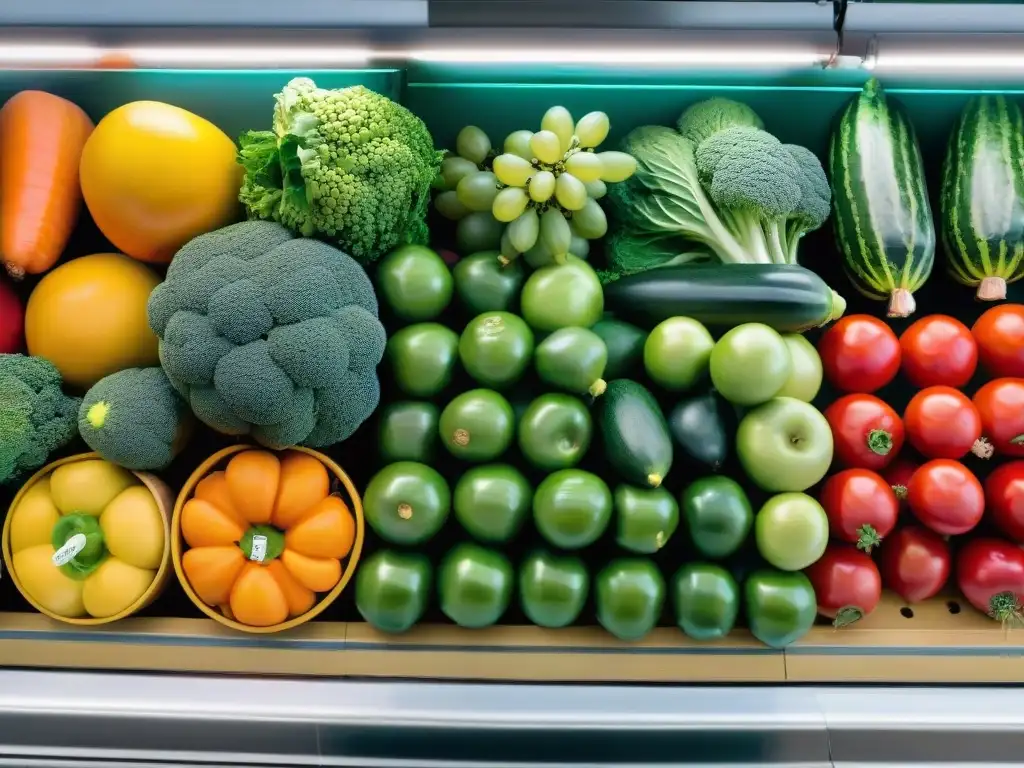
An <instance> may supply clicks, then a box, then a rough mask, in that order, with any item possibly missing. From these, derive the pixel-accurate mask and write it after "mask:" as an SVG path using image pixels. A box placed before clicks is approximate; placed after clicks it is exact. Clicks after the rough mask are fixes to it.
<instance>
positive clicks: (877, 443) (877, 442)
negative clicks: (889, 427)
mask: <svg viewBox="0 0 1024 768" xmlns="http://www.w3.org/2000/svg"><path fill="white" fill-rule="evenodd" d="M868 448H870V449H871V452H872V453H877V454H878V455H879V456H888V455H889V451H891V450H892V435H890V434H889V433H888V432H886V431H885V430H884V429H872V430H871V431H870V432H868Z"/></svg>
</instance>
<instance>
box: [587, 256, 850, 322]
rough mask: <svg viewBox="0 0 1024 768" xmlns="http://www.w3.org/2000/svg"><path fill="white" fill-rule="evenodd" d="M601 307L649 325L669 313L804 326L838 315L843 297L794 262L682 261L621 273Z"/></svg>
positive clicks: (606, 288)
mask: <svg viewBox="0 0 1024 768" xmlns="http://www.w3.org/2000/svg"><path fill="white" fill-rule="evenodd" d="M604 301H605V307H606V308H607V309H608V310H609V311H611V312H614V313H615V314H616V316H621V317H624V318H625V319H627V320H630V321H631V322H634V323H636V324H638V325H641V326H644V327H647V328H653V327H654V326H656V325H657V324H658V323H660V322H662V321H663V320H667V319H668V318H670V317H691V318H693V319H694V320H697V321H699V322H701V323H704V324H705V325H711V326H719V327H729V328H732V327H735V326H737V325H742V324H743V323H764V324H765V325H769V326H771V327H772V328H774V329H775V330H777V331H781V332H798V331H806V330H808V329H810V328H815V327H818V326H821V325H825V324H826V323H828V322H831V321H832V320H836V319H837V318H839V317H841V316H842V314H843V312H845V311H846V301H845V300H844V299H843V297H842V296H840V295H839V294H838V293H836V292H835V291H833V290H832V289H831V288H829V287H828V286H827V285H826V284H825V281H824V280H822V279H821V278H820V277H818V276H817V275H816V274H814V273H813V272H811V271H810V270H809V269H805V268H804V267H801V266H798V265H796V264H687V265H683V266H677V267H659V268H658V269H651V270H648V271H646V272H639V273H637V274H635V275H628V276H626V277H621V278H619V279H618V280H615V281H613V282H610V283H608V284H607V285H605V286H604Z"/></svg>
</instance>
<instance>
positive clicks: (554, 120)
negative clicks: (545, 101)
mask: <svg viewBox="0 0 1024 768" xmlns="http://www.w3.org/2000/svg"><path fill="white" fill-rule="evenodd" d="M540 127H541V129H542V130H545V131H551V132H552V133H553V134H555V135H556V136H557V137H558V145H559V147H560V149H561V150H562V154H563V155H564V154H565V153H566V151H567V150H568V149H569V145H570V144H571V143H572V134H573V129H574V128H575V125H574V124H573V121H572V115H571V114H569V110H568V109H566V108H565V107H552V108H551V109H549V110H548V111H547V112H545V113H544V117H543V118H541V121H540Z"/></svg>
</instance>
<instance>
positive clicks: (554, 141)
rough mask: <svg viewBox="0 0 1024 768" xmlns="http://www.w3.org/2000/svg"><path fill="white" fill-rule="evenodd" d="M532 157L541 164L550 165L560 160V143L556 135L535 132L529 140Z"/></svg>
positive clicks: (561, 153)
mask: <svg viewBox="0 0 1024 768" xmlns="http://www.w3.org/2000/svg"><path fill="white" fill-rule="evenodd" d="M530 149H532V150H533V156H534V157H536V158H537V159H538V160H540V161H541V162H542V163H547V164H548V165H552V164H554V163H557V162H558V161H559V160H561V159H562V155H563V154H564V153H563V152H562V143H561V142H560V141H559V140H558V134H557V133H552V132H551V131H537V132H536V133H535V134H533V136H532V137H531V139H530Z"/></svg>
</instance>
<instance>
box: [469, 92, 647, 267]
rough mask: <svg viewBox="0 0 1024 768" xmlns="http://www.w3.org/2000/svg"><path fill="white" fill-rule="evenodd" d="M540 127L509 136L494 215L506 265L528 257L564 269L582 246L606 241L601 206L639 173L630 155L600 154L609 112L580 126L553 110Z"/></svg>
mask: <svg viewBox="0 0 1024 768" xmlns="http://www.w3.org/2000/svg"><path fill="white" fill-rule="evenodd" d="M540 127H541V129H540V130H539V131H537V132H536V133H531V132H529V131H516V132H515V133H512V134H510V135H509V136H508V138H506V139H505V144H504V150H505V151H504V152H503V153H502V154H500V155H498V156H497V157H495V158H494V160H493V162H492V169H491V171H490V174H491V175H493V176H494V179H495V182H496V183H495V187H494V195H493V197H492V199H491V214H492V215H493V216H494V218H495V219H497V220H498V221H499V222H503V223H505V224H507V226H506V228H505V231H504V232H503V233H502V240H501V244H500V250H501V256H502V259H503V261H505V262H508V261H511V260H512V259H515V258H517V257H518V256H519V255H520V254H525V255H526V258H527V261H528V262H529V263H530V264H531V265H532V266H539V265H540V264H543V263H550V262H551V261H554V262H559V263H561V262H564V261H565V259H566V257H567V256H568V255H569V254H570V253H578V251H579V249H580V245H579V242H580V241H589V240H595V239H597V238H599V237H603V236H604V235H605V233H606V232H607V231H608V221H607V219H606V218H605V214H604V210H603V209H602V208H601V206H600V204H599V203H598V202H597V201H598V200H600V199H601V198H602V197H604V195H605V193H606V192H607V185H608V184H614V183H617V182H620V181H625V180H626V179H628V178H629V177H630V176H632V175H633V173H635V172H636V161H635V160H634V159H633V158H632V157H631V156H630V155H628V154H626V153H624V152H598V151H596V150H597V148H598V147H599V146H600V145H601V143H602V142H603V141H604V140H605V139H606V138H607V136H608V130H609V122H608V115H606V114H605V113H604V112H590V113H588V114H586V115H584V116H583V117H581V118H580V119H579V121H578V122H576V121H574V120H573V117H572V115H571V114H570V113H569V110H567V109H566V108H565V107H558V106H556V107H552V108H551V109H549V110H548V111H547V112H546V113H545V114H544V117H543V118H542V119H541V126H540ZM482 183H483V182H481V184H482ZM584 247H585V246H584Z"/></svg>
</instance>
